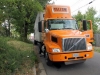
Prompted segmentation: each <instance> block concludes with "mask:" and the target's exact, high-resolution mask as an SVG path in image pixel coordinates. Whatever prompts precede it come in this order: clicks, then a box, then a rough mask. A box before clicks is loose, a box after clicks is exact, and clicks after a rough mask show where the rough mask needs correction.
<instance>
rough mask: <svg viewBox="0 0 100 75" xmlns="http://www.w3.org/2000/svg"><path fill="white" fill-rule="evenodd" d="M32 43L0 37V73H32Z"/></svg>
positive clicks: (4, 74)
mask: <svg viewBox="0 0 100 75" xmlns="http://www.w3.org/2000/svg"><path fill="white" fill-rule="evenodd" d="M35 61H37V58H36V55H35V53H34V51H33V44H28V43H25V42H21V41H17V40H14V39H10V38H5V37H0V75H33V71H32V67H33V66H34V62H35Z"/></svg>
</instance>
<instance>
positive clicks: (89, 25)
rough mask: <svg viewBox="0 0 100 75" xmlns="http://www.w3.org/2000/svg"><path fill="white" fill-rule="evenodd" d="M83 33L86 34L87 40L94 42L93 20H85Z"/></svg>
mask: <svg viewBox="0 0 100 75" xmlns="http://www.w3.org/2000/svg"><path fill="white" fill-rule="evenodd" d="M82 34H83V35H85V36H86V40H87V41H88V42H90V43H93V41H94V36H93V28H92V21H91V20H83V31H82Z"/></svg>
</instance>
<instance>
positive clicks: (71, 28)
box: [63, 28, 75, 30]
mask: <svg viewBox="0 0 100 75" xmlns="http://www.w3.org/2000/svg"><path fill="white" fill-rule="evenodd" d="M63 29H73V28H63ZM73 30H75V29H73Z"/></svg>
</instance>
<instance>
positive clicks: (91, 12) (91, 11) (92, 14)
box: [85, 7, 97, 32]
mask: <svg viewBox="0 0 100 75" xmlns="http://www.w3.org/2000/svg"><path fill="white" fill-rule="evenodd" d="M95 15H96V10H95V9H94V8H93V7H90V8H88V9H87V11H86V13H85V18H86V20H92V25H93V30H94V32H95V31H96V30H97V24H96V18H95Z"/></svg>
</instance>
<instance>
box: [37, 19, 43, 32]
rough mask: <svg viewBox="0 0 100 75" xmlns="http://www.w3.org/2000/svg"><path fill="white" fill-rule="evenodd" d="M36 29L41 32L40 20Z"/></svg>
mask: <svg viewBox="0 0 100 75" xmlns="http://www.w3.org/2000/svg"><path fill="white" fill-rule="evenodd" d="M38 31H39V32H42V22H41V21H40V22H38Z"/></svg>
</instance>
